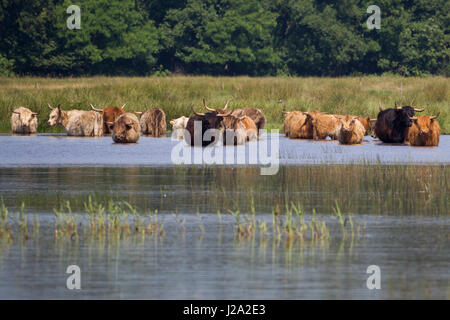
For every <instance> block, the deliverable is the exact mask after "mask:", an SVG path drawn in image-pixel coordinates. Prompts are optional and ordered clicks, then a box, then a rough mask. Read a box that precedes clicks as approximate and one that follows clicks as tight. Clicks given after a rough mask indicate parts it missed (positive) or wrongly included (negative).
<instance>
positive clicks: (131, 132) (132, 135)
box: [108, 113, 141, 143]
mask: <svg viewBox="0 0 450 320" xmlns="http://www.w3.org/2000/svg"><path fill="white" fill-rule="evenodd" d="M108 125H109V127H110V130H111V132H112V139H113V140H114V142H116V143H135V142H136V141H138V140H139V135H140V132H141V127H140V125H139V120H138V118H137V117H136V116H135V115H134V114H132V113H124V114H123V115H121V116H120V117H119V118H118V119H117V120H116V121H115V122H114V123H112V124H111V123H108Z"/></svg>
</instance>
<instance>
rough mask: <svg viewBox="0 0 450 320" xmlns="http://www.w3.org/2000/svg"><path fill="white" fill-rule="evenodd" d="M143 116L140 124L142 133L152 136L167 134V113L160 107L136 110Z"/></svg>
mask: <svg viewBox="0 0 450 320" xmlns="http://www.w3.org/2000/svg"><path fill="white" fill-rule="evenodd" d="M134 113H136V114H138V115H140V116H141V120H140V121H139V124H140V126H141V133H142V134H143V135H148V136H152V137H157V138H159V137H164V136H165V135H166V114H165V113H164V111H163V110H162V109H160V108H153V109H149V110H147V111H145V112H136V111H135V112H134Z"/></svg>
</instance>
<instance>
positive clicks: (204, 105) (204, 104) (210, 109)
mask: <svg viewBox="0 0 450 320" xmlns="http://www.w3.org/2000/svg"><path fill="white" fill-rule="evenodd" d="M231 100H233V98H231V99H228V100H227V103H225V106H224V107H223V110H227V108H228V105H229V104H230V102H231ZM203 107H205V109H206V110H208V111H212V112H214V111H216V109H213V108H210V107H208V106H207V105H206V101H205V99H203Z"/></svg>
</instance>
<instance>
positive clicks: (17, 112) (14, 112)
mask: <svg viewBox="0 0 450 320" xmlns="http://www.w3.org/2000/svg"><path fill="white" fill-rule="evenodd" d="M12 113H15V114H20V112H17V111H13V112H12Z"/></svg>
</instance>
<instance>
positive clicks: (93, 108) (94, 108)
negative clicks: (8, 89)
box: [90, 103, 103, 112]
mask: <svg viewBox="0 0 450 320" xmlns="http://www.w3.org/2000/svg"><path fill="white" fill-rule="evenodd" d="M90 105H91V108H92V110H94V111H97V112H103V110H102V109H97V108H96V107H94V106H93V105H92V103H90Z"/></svg>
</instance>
